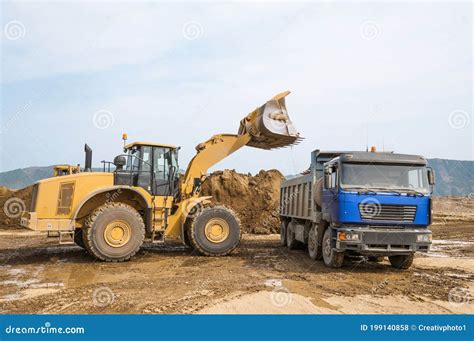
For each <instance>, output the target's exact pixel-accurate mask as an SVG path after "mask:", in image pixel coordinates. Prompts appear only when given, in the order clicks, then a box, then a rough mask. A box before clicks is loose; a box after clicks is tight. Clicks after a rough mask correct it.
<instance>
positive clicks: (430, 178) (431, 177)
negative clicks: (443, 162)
mask: <svg viewBox="0 0 474 341" xmlns="http://www.w3.org/2000/svg"><path fill="white" fill-rule="evenodd" d="M428 183H429V184H430V185H434V184H435V183H436V178H435V171H434V170H433V168H428Z"/></svg>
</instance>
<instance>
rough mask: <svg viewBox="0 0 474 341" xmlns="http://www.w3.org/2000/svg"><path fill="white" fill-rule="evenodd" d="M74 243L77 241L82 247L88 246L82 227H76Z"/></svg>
mask: <svg viewBox="0 0 474 341" xmlns="http://www.w3.org/2000/svg"><path fill="white" fill-rule="evenodd" d="M74 243H76V245H77V246H79V247H80V248H83V249H85V248H86V245H85V244H84V238H83V237H82V229H76V230H75V231H74Z"/></svg>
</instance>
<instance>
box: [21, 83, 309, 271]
mask: <svg viewBox="0 0 474 341" xmlns="http://www.w3.org/2000/svg"><path fill="white" fill-rule="evenodd" d="M288 94H289V92H288V91H287V92H284V93H281V94H278V95H276V96H275V97H273V98H272V99H271V100H269V101H268V102H266V103H265V104H264V105H263V106H261V107H259V108H257V109H256V110H254V111H253V112H251V113H250V114H248V115H247V116H246V117H245V118H244V119H243V120H242V121H241V122H240V128H239V131H238V133H237V134H219V135H214V136H213V137H211V138H210V139H209V140H207V141H205V142H203V143H200V144H199V145H198V146H197V147H196V150H197V154H196V155H195V156H194V158H193V159H192V160H191V162H190V163H189V165H188V168H187V170H186V173H185V174H184V176H181V177H180V176H179V174H178V170H179V168H178V150H179V148H178V147H175V146H172V145H166V144H159V143H149V142H134V143H130V144H126V145H125V146H124V154H122V155H118V156H116V157H115V158H114V160H113V162H106V161H103V163H104V169H103V171H98V172H96V171H94V172H92V169H91V165H92V150H91V149H90V148H89V146H87V144H86V146H85V153H86V160H85V167H84V169H82V170H80V171H79V170H78V169H77V168H74V167H77V166H71V167H68V166H67V165H61V166H58V169H56V170H55V175H56V176H54V177H52V178H49V179H44V180H41V181H38V182H37V183H35V184H34V186H33V193H32V201H31V208H30V211H29V212H23V214H22V216H21V225H22V226H24V227H27V228H29V229H31V230H35V231H46V232H48V235H49V236H56V237H59V243H61V244H72V243H76V244H77V245H79V246H81V247H83V248H85V249H86V250H87V251H88V252H89V253H90V254H91V255H92V256H94V257H95V258H97V259H99V260H103V261H113V262H119V261H126V260H129V259H130V258H131V257H132V256H133V255H134V254H135V253H136V252H137V251H138V250H139V249H140V246H141V245H142V243H143V242H144V241H145V239H147V240H150V241H151V242H153V243H160V242H165V241H178V242H180V243H182V244H186V245H189V246H191V247H192V248H193V249H195V250H196V251H198V252H199V253H200V254H203V255H208V256H223V255H227V254H229V253H230V252H232V251H233V250H234V249H235V248H236V247H237V246H238V244H239V242H240V237H241V228H240V223H239V220H238V218H237V216H236V215H235V214H234V212H232V210H231V209H229V208H227V207H223V206H214V205H211V200H210V199H211V197H209V196H207V197H200V196H199V192H200V185H201V183H202V181H203V180H204V178H205V176H206V173H207V170H208V169H209V167H211V166H213V165H214V164H216V163H217V162H219V161H221V160H222V159H224V158H225V157H227V156H228V155H230V154H232V153H233V152H235V151H237V150H238V149H240V148H241V147H243V146H245V145H248V146H252V147H256V148H261V149H272V148H278V147H284V146H288V145H291V144H294V143H297V142H298V141H299V140H300V137H299V134H298V132H297V131H296V129H295V128H294V126H293V124H292V122H291V120H290V118H289V116H288V113H287V111H286V106H285V96H287V95H288ZM124 140H126V136H125V134H124ZM112 163H113V165H114V167H115V168H114V169H113V170H111V167H112V166H111V164H112ZM106 164H107V165H108V169H106Z"/></svg>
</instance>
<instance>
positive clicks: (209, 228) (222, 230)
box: [204, 218, 230, 244]
mask: <svg viewBox="0 0 474 341" xmlns="http://www.w3.org/2000/svg"><path fill="white" fill-rule="evenodd" d="M229 232H230V228H229V224H228V223H227V222H226V221H225V220H224V219H221V218H212V219H211V220H209V221H208V222H207V224H206V227H205V228H204V233H205V235H206V238H207V240H209V241H210V242H211V243H215V244H217V243H222V242H223V241H224V240H226V239H227V237H228V236H229Z"/></svg>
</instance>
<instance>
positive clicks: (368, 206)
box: [359, 201, 416, 223]
mask: <svg viewBox="0 0 474 341" xmlns="http://www.w3.org/2000/svg"><path fill="white" fill-rule="evenodd" d="M359 213H360V217H361V218H362V220H367V221H381V220H383V221H393V222H400V223H412V222H413V221H414V220H415V215H416V206H412V205H410V206H409V205H387V204H380V203H376V202H373V201H370V202H366V203H360V204H359Z"/></svg>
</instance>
